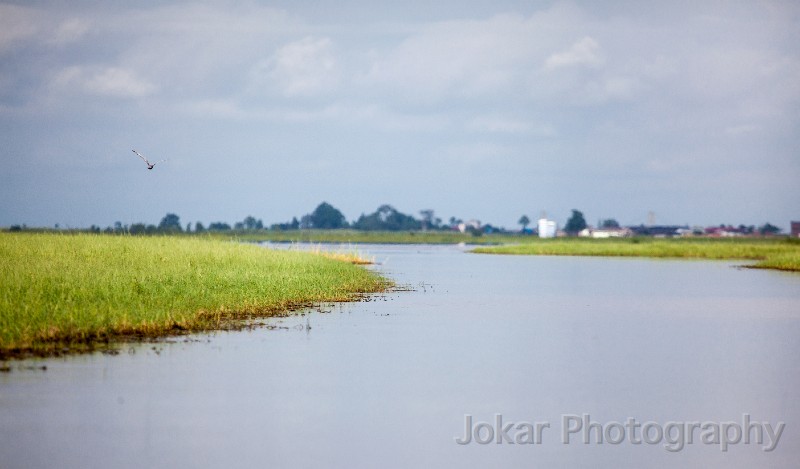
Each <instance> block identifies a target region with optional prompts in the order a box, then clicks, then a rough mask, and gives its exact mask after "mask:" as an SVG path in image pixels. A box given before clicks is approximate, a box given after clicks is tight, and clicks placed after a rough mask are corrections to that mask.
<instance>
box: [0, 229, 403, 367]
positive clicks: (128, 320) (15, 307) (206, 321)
mask: <svg viewBox="0 0 800 469" xmlns="http://www.w3.org/2000/svg"><path fill="white" fill-rule="evenodd" d="M387 286H388V284H387V281H386V280H385V279H382V278H380V277H379V276H377V275H376V274H374V273H372V272H369V271H367V270H365V269H363V268H360V267H357V266H354V265H350V264H348V263H345V262H336V261H334V260H331V259H328V258H326V257H323V256H319V255H314V254H313V253H301V252H286V251H273V250H268V249H265V248H262V247H257V246H252V245H246V244H241V243H232V242H223V241H214V240H209V239H201V238H187V237H123V236H100V235H97V236H95V235H77V236H73V235H57V234H10V233H0V356H2V355H4V354H10V353H12V352H13V351H14V350H17V351H29V350H35V351H39V352H52V351H55V350H58V349H59V348H60V347H62V346H63V345H64V344H72V345H75V344H80V343H92V342H96V341H102V340H106V339H108V338H114V337H118V336H120V335H132V336H145V337H149V336H160V335H166V334H170V333H174V332H177V331H181V330H204V329H213V328H224V327H230V326H231V325H232V324H233V323H232V321H235V320H238V319H244V318H249V317H254V316H259V315H261V316H263V315H269V314H274V313H279V312H282V311H285V310H287V309H291V308H294V307H298V306H302V305H307V304H309V303H312V302H322V301H346V300H351V299H354V298H355V296H356V295H357V294H359V293H366V292H375V291H380V290H382V289H385V288H386V287H387Z"/></svg>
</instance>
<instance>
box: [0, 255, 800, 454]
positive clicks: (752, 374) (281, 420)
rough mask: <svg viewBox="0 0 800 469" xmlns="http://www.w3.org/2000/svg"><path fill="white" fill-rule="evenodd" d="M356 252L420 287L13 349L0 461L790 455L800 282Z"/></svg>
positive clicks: (598, 262) (663, 264)
mask: <svg viewBox="0 0 800 469" xmlns="http://www.w3.org/2000/svg"><path fill="white" fill-rule="evenodd" d="M277 248H284V247H282V246H278V247H277ZM356 249H358V250H359V251H361V252H362V254H364V255H366V256H369V257H372V256H374V258H375V260H376V261H377V262H378V263H379V265H376V266H374V267H373V268H375V269H377V270H379V271H380V272H382V273H384V274H385V275H387V276H388V277H390V278H392V279H393V280H395V281H396V282H397V283H398V284H401V285H404V286H406V287H410V288H412V289H413V291H400V292H393V293H388V294H385V295H376V296H374V297H372V298H371V301H364V302H358V303H349V304H335V305H320V307H319V308H314V309H312V310H310V311H308V312H307V313H306V314H304V315H297V316H292V317H288V318H276V319H270V320H268V321H266V322H267V324H268V327H257V328H255V329H252V330H245V331H238V332H217V333H212V334H200V335H194V336H190V337H178V338H173V339H170V340H167V341H163V342H159V343H156V344H125V345H122V346H121V347H120V353H119V354H118V355H105V354H101V353H95V354H86V355H78V356H70V357H66V358H51V359H44V360H24V361H15V362H9V363H8V365H9V366H10V368H11V371H10V372H4V373H0V422H1V423H0V467H3V468H22V467H25V468H39V467H59V468H91V467H98V468H100V467H131V468H141V467H222V466H228V467H254V468H255V467H258V468H262V467H346V468H358V467H365V468H366V467H403V468H405V467H795V465H796V463H797V461H798V460H800V437H798V435H799V434H800V367H799V366H798V365H799V364H800V361H799V360H798V357H800V340H798V339H800V275H797V274H787V273H781V272H774V271H763V270H752V269H741V268H737V267H736V266H735V263H731V262H713V261H691V260H650V259H632V258H631V259H624V258H589V257H546V256H542V257H532V256H531V257H528V256H492V255H477V254H470V253H466V252H464V251H465V250H466V248H464V247H457V246H378V245H367V246H357V247H356ZM42 367H45V368H46V369H42ZM715 428H716V430H715ZM737 428H738V431H739V434H738V436H739V438H738V441H736V440H737V438H736V437H737ZM473 430H475V431H473ZM715 432H716V436H717V438H716V440H715V439H714V435H715ZM657 437H659V438H657ZM690 437H691V440H690ZM759 440H760V442H759ZM459 442H460V443H464V444H460V443H459Z"/></svg>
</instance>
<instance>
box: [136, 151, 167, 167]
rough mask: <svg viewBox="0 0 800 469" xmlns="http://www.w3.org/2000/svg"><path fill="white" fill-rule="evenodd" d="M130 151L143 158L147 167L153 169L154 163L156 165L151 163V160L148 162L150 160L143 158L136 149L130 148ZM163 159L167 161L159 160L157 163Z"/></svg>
mask: <svg viewBox="0 0 800 469" xmlns="http://www.w3.org/2000/svg"><path fill="white" fill-rule="evenodd" d="M131 151H133V152H134V153H136V154H137V155H138V156H139V158H141V159H143V160H144V162H145V164H146V165H147V169H153V166H155V165H156V163H151V162H150V161H149V160H148V159H147V158H145V157H144V155H142V154H141V153H139V152H138V151H136V150H131ZM164 161H167V160H161V161H158V162H157V163H162V162H164Z"/></svg>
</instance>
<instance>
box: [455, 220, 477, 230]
mask: <svg viewBox="0 0 800 469" xmlns="http://www.w3.org/2000/svg"><path fill="white" fill-rule="evenodd" d="M470 228H472V229H473V230H480V229H481V222H480V220H470V221H468V222H466V223H459V224H458V231H460V232H462V233H466V232H467V230H468V229H470Z"/></svg>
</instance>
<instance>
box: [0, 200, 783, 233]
mask: <svg viewBox="0 0 800 469" xmlns="http://www.w3.org/2000/svg"><path fill="white" fill-rule="evenodd" d="M419 215H420V216H419V218H415V217H414V216H412V215H409V214H405V213H402V212H399V211H398V210H397V209H395V208H394V207H392V206H391V205H388V204H384V205H381V206H380V207H378V208H377V210H375V211H374V212H373V213H370V214H364V213H362V214H361V216H359V217H358V219H357V220H355V221H353V222H348V221H347V219H346V218H345V216H344V214H342V212H341V211H339V209H337V208H336V207H334V206H333V205H331V204H329V203H327V202H322V203H320V204H319V205H318V206H317V208H315V209H314V211H312V212H311V213H308V214H306V215H303V216H301V217H300V218H299V219H298V218H297V217H292V219H291V220H290V221H287V222H285V223H273V224H272V225H269V226H267V225H265V224H264V222H263V221H262V220H261V219H257V218H255V217H253V216H247V217H245V219H244V220H242V221H239V222H236V223H234V224H233V225H230V224H228V223H225V222H222V221H218V222H213V223H209V225H208V226H205V225H203V223H201V222H199V221H198V222H195V223H194V224H192V223H187V224H186V225H185V226H184V225H183V224H182V223H181V220H180V217H179V216H178V215H176V214H174V213H168V214H166V215H165V216H164V218H162V219H161V221H160V222H159V223H158V225H153V224H145V223H133V224H131V225H124V224H123V223H122V222H119V221H118V222H116V223H114V226H109V227H106V228H101V227H99V226H97V225H92V226H91V227H90V228H89V229H88V231H91V232H95V233H103V232H104V233H121V234H122V233H124V234H160V233H167V234H169V233H205V232H256V231H267V230H269V231H292V230H314V229H318V230H336V229H345V228H347V229H353V230H359V231H420V230H421V231H460V232H462V233H471V234H472V235H475V236H480V235H482V234H484V233H512V232H515V233H519V232H521V233H523V234H529V235H535V234H537V231H536V229H535V228H532V229H531V228H528V225H530V224H531V219H530V218H528V216H527V215H522V216H521V217H520V219H519V221H518V222H517V223H518V224H519V225H520V226H521V230H519V231H512V230H507V229H505V228H502V227H496V226H492V225H491V224H481V223H480V222H479V221H478V220H469V221H466V222H464V221H463V220H461V219H460V218H456V217H450V219H449V220H448V221H447V222H444V221H443V220H442V219H441V218H439V217H437V216H436V215H435V213H434V211H433V210H430V209H427V210H420V211H419ZM55 228H56V229H59V226H58V225H56V227H55ZM585 228H589V225H588V224H587V223H586V220H585V219H584V216H583V213H581V212H580V211H579V210H574V209H573V210H572V215H571V216H570V218H569V219H568V220H567V223H566V224H565V225H564V230H563V231H564V234H566V235H571V236H577V235H578V234H579V233H580V232H581V231H582V230H584V229H585ZM598 228H600V229H614V228H621V226H620V224H619V223H618V222H617V221H616V220H615V219H613V218H610V219H606V220H601V221H599V222H598ZM628 229H629V230H630V233H631V234H632V235H634V236H667V237H672V236H683V235H685V234H686V233H688V234H691V235H695V236H697V235H701V236H702V235H706V236H753V235H761V236H764V235H767V236H769V235H777V234H779V233H780V232H781V229H780V228H779V227H777V226H775V225H772V224H770V223H765V224H764V225H763V226H760V227H758V228H757V227H755V226H744V225H739V226H738V227H733V226H730V225H724V224H723V225H719V226H718V227H717V226H713V227H706V228H700V227H694V228H691V229H690V228H689V227H688V226H650V225H648V226H645V225H640V226H630V227H628ZM27 230H30V229H29V228H28V227H27V226H25V225H13V226H11V227H10V231H27ZM74 231H85V230H84V229H79V230H74Z"/></svg>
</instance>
